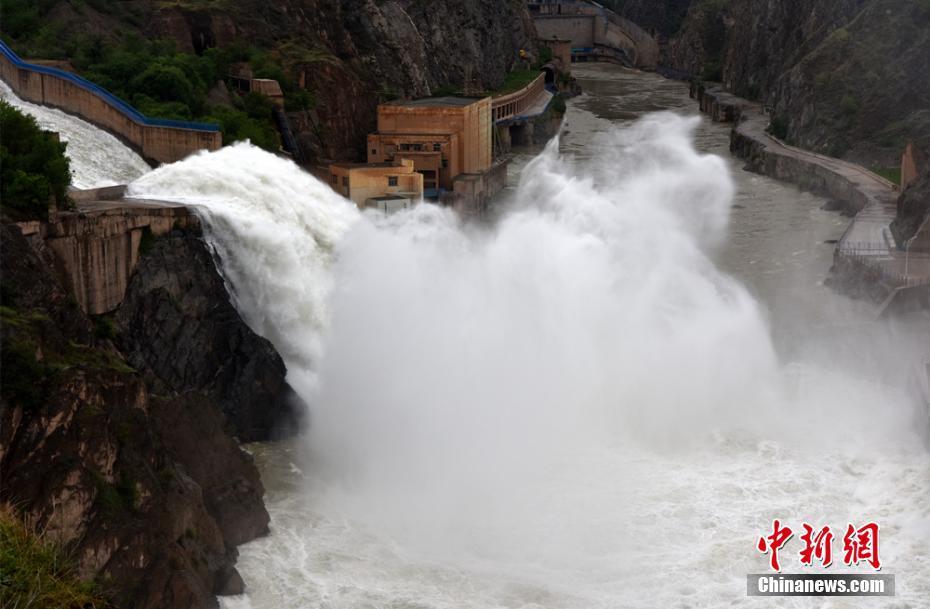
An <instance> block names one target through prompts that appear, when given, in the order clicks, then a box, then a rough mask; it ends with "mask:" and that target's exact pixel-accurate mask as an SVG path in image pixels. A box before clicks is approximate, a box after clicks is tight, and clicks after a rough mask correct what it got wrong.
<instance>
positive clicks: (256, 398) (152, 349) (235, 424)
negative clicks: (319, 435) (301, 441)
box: [116, 228, 299, 441]
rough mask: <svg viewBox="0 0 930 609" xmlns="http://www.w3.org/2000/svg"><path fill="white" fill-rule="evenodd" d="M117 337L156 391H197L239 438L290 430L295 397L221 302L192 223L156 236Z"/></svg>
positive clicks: (274, 359)
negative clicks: (222, 416) (224, 418)
mask: <svg viewBox="0 0 930 609" xmlns="http://www.w3.org/2000/svg"><path fill="white" fill-rule="evenodd" d="M116 322H117V326H118V328H119V332H118V338H117V343H118V344H119V347H120V350H121V351H122V352H123V353H124V354H125V356H126V359H127V360H128V362H129V363H130V365H132V366H134V367H135V368H137V369H139V370H141V371H144V374H145V378H146V381H148V383H149V384H150V386H151V387H152V389H153V390H154V391H155V392H156V393H160V394H161V393H178V394H183V393H186V392H191V391H198V392H203V393H204V394H206V395H208V396H209V397H210V398H211V400H213V401H215V402H216V403H217V404H219V406H220V408H221V409H222V411H223V413H224V414H225V415H226V418H227V420H228V421H229V424H230V425H231V428H232V431H233V432H234V433H235V434H236V436H238V437H239V438H240V439H241V440H243V441H255V440H267V439H269V438H271V437H274V436H278V435H281V434H288V433H290V432H293V431H294V429H295V428H296V424H297V414H298V411H299V402H298V399H297V398H296V396H295V395H294V393H293V391H292V390H291V388H290V386H289V385H288V384H287V382H286V381H285V380H284V376H285V374H286V370H285V367H284V362H283V361H282V360H281V357H280V356H279V355H278V353H277V352H276V351H275V350H274V347H272V346H271V343H269V342H268V341H267V340H265V339H264V338H262V337H260V336H258V335H257V334H255V333H254V332H253V331H252V330H251V329H249V327H248V326H247V325H246V324H245V322H244V321H242V318H241V317H240V316H239V313H238V312H237V311H236V309H235V308H234V307H233V305H232V304H231V303H230V302H229V298H228V296H227V293H226V286H225V285H224V284H223V279H222V278H221V277H220V275H219V273H218V272H217V271H216V267H215V265H214V262H213V259H212V257H211V254H210V252H209V250H208V249H207V246H206V244H205V243H204V242H203V240H202V239H201V238H200V234H199V230H198V229H193V228H192V229H187V230H184V231H181V230H176V231H173V232H172V233H170V234H169V235H166V236H164V237H161V238H159V239H157V240H156V241H155V242H154V244H153V245H152V247H151V250H150V251H149V252H148V253H147V255H146V256H144V257H143V258H142V260H141V261H140V262H139V265H138V267H137V268H136V271H135V273H134V274H133V276H132V278H131V279H130V282H129V287H128V288H127V291H126V298H125V300H124V301H123V303H122V305H121V306H120V308H119V310H118V311H117V314H116Z"/></svg>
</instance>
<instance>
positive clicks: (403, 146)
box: [400, 144, 410, 150]
mask: <svg viewBox="0 0 930 609" xmlns="http://www.w3.org/2000/svg"><path fill="white" fill-rule="evenodd" d="M400 149H401V150H410V144H401V145H400Z"/></svg>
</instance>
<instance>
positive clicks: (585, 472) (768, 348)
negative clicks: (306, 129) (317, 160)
mask: <svg viewBox="0 0 930 609" xmlns="http://www.w3.org/2000/svg"><path fill="white" fill-rule="evenodd" d="M695 126H696V119H684V118H681V117H678V116H675V115H672V114H659V115H652V116H650V117H648V118H647V119H645V120H643V121H640V122H639V123H636V124H635V125H633V126H631V127H629V128H626V129H618V130H613V131H610V132H606V133H604V134H602V136H601V139H600V140H599V141H597V142H593V143H592V145H594V146H596V147H597V149H598V150H600V151H601V155H600V157H598V159H597V160H596V161H594V162H585V163H575V162H574V161H573V159H571V158H565V157H562V156H560V155H559V153H558V145H557V143H552V144H551V145H550V146H549V147H547V149H546V151H545V152H544V153H543V154H541V155H540V157H539V158H538V159H536V160H535V161H534V162H533V163H531V164H530V165H529V166H528V167H527V168H526V169H525V171H524V174H523V175H524V177H523V180H522V183H521V185H520V187H519V189H518V191H517V193H516V194H515V197H514V200H513V201H512V202H511V203H510V206H509V207H508V209H507V211H506V213H505V214H504V215H503V217H502V218H501V219H500V221H499V222H497V223H496V224H495V225H494V226H481V225H463V224H462V223H461V222H460V221H459V220H458V219H457V218H456V217H455V216H454V215H453V214H451V213H449V212H448V211H446V210H443V209H440V208H437V207H433V206H428V205H423V206H419V207H417V208H415V209H413V210H412V211H410V212H406V213H401V214H397V215H394V216H390V217H383V216H379V215H367V214H359V213H358V212H357V211H356V210H355V209H354V208H353V207H352V205H351V204H350V203H349V202H347V201H345V200H343V199H342V198H341V197H339V196H337V195H335V194H334V193H332V191H331V190H330V189H329V188H328V187H327V186H326V185H325V184H322V183H320V182H318V181H317V180H315V179H313V178H312V177H309V176H308V175H307V174H304V173H302V172H300V171H299V170H298V169H296V168H295V167H294V166H293V165H291V164H289V163H288V162H286V161H283V160H280V159H277V158H275V157H272V156H271V155H267V154H266V153H263V152H261V151H259V150H257V149H255V148H254V147H251V146H248V145H244V144H243V145H237V146H234V147H231V148H226V149H223V150H221V151H218V152H215V153H211V154H201V155H198V156H195V157H192V158H191V159H188V160H187V161H184V162H181V163H177V164H174V165H170V166H165V167H162V168H160V169H159V170H157V171H155V172H152V173H151V174H149V175H147V176H146V177H144V178H143V179H141V180H139V181H137V182H136V183H134V184H133V185H132V188H131V192H132V193H133V194H135V195H139V196H146V197H151V198H172V199H180V200H183V201H186V202H194V203H198V204H199V205H201V206H202V208H203V210H204V211H203V218H204V220H205V222H206V224H207V227H208V230H207V236H208V239H209V241H210V243H211V244H212V245H213V246H214V248H215V249H216V250H217V252H218V254H219V259H220V261H221V264H222V268H223V272H224V274H225V276H226V278H227V280H228V281H229V283H230V287H231V289H232V291H233V293H234V296H235V299H236V301H237V305H238V306H239V308H240V310H241V311H242V312H243V315H244V316H245V318H246V320H247V321H248V322H249V323H250V324H251V325H252V327H253V328H255V329H256V330H257V331H258V332H259V333H261V334H263V335H265V336H267V337H269V338H270V339H271V340H272V341H273V342H274V343H275V345H276V346H277V347H278V349H279V350H280V351H281V353H282V355H283V356H284V357H285V360H286V361H287V363H288V366H289V374H290V375H291V378H292V380H293V381H294V383H295V386H296V388H297V389H298V391H300V392H301V393H302V395H303V396H304V397H305V398H306V399H307V401H308V403H309V404H310V409H311V410H310V427H309V430H308V433H307V435H306V437H305V438H303V439H302V440H301V443H300V445H299V447H298V448H297V449H296V450H294V451H292V452H291V453H289V454H287V455H285V454H284V453H276V454H277V455H278V456H277V457H276V458H277V459H279V460H280V459H282V458H287V459H291V460H292V461H293V463H291V464H290V465H289V467H290V468H291V471H290V472H289V473H287V474H281V475H285V476H287V477H288V480H289V484H291V485H293V486H291V487H288V486H286V485H285V487H284V489H285V490H282V491H278V492H273V493H272V495H271V496H270V498H269V509H270V511H271V512H272V531H273V534H272V536H271V537H269V538H267V539H263V540H259V541H257V542H254V543H252V544H249V545H248V546H246V547H244V548H243V549H242V554H243V556H242V560H241V568H242V571H243V573H244V575H245V579H246V581H247V584H248V585H249V591H250V592H249V596H248V597H247V598H243V599H238V600H236V599H233V600H227V601H224V602H225V603H227V604H229V605H230V606H235V605H245V606H253V607H256V608H257V607H268V608H270V607H294V608H296V607H307V606H314V607H316V606H319V607H370V606H376V607H527V608H528V607H584V608H591V607H605V608H607V607H611V608H615V607H659V606H661V607H724V606H725V607H730V606H744V605H745V606H748V605H749V603H748V601H747V599H746V598H745V597H744V596H743V594H744V593H745V579H744V577H745V574H746V573H749V572H756V571H760V570H761V569H764V565H765V562H764V558H760V557H759V555H757V553H756V552H755V549H754V540H755V538H756V537H757V536H758V535H759V534H761V532H762V530H763V528H764V527H765V526H767V524H768V523H770V522H771V519H772V518H773V517H778V518H781V519H783V520H786V521H790V522H794V523H799V522H800V521H801V520H815V521H817V522H821V523H822V524H832V525H834V526H839V525H841V524H844V523H845V521H847V520H849V521H859V520H862V519H864V518H868V519H876V520H879V521H880V522H881V524H882V525H883V527H885V528H884V531H885V532H884V534H885V537H884V538H883V540H884V542H885V548H886V549H885V552H886V555H885V562H886V564H887V565H889V566H890V567H891V568H893V569H894V570H895V572H898V573H902V574H908V575H907V577H906V578H905V579H904V580H903V581H902V579H901V578H899V584H898V585H899V589H900V591H899V597H903V598H904V599H911V600H912V599H918V598H926V597H927V596H924V595H923V593H924V592H926V593H927V594H928V595H930V589H928V586H930V583H928V582H930V570H928V569H930V567H928V565H927V564H926V561H925V560H923V558H921V557H925V556H926V555H927V554H928V552H930V547H928V546H930V524H928V523H930V514H928V512H927V507H926V506H927V503H926V498H927V497H928V496H930V460H928V458H927V455H926V453H924V452H922V449H921V448H920V446H919V441H918V438H917V436H916V435H915V434H913V433H912V432H911V431H910V430H909V429H908V425H909V422H910V419H909V416H910V413H909V411H908V405H907V403H906V400H905V399H904V398H903V397H902V396H901V395H900V394H899V393H897V392H895V391H894V390H892V389H890V388H888V387H883V386H882V385H880V384H877V383H875V382H873V381H868V380H859V379H856V378H850V377H849V376H848V375H845V374H844V373H843V372H842V370H835V369H830V368H822V367H814V366H813V365H810V364H806V363H804V362H795V363H791V364H790V365H786V364H785V363H783V362H779V360H778V358H777V357H776V354H775V352H774V349H773V347H772V344H771V337H770V333H769V330H768V327H767V324H766V322H765V318H764V314H763V312H762V311H761V310H760V307H759V306H758V304H757V303H756V302H755V301H754V300H753V299H752V298H751V297H750V295H749V294H748V293H747V291H746V290H745V289H744V288H743V287H742V286H741V285H740V284H739V283H738V282H737V281H735V280H734V279H733V278H731V277H728V276H726V275H724V274H723V273H721V272H720V271H719V270H718V269H717V268H716V267H715V266H714V264H713V263H712V262H711V258H710V256H709V254H710V253H711V252H713V250H714V248H716V247H718V246H719V245H720V243H721V242H722V240H723V239H724V238H725V236H726V226H727V220H728V214H729V209H730V205H731V200H732V196H733V186H732V183H731V180H730V177H729V175H728V169H727V166H726V164H725V163H724V162H723V160H722V159H720V158H717V157H713V156H708V155H701V154H699V153H697V152H696V151H695V150H694V148H693V145H692V141H691V138H692V131H693V130H694V128H695ZM876 404H882V405H883V408H882V410H881V416H877V413H876ZM258 450H259V451H260V452H262V451H264V449H261V448H259V449H258ZM277 465H278V466H281V465H282V464H280V463H279V464H277ZM278 468H279V467H276V466H274V465H272V466H270V467H269V469H278ZM286 469H287V468H285V470H286ZM856 600H857V603H855V604H850V603H848V602H845V601H836V602H829V603H819V604H818V603H816V602H811V601H810V600H809V599H801V600H797V599H784V600H782V601H781V602H780V604H778V606H785V607H859V606H864V603H862V602H860V601H861V599H856ZM911 600H905V601H903V602H905V603H910V602H911ZM870 606H871V605H870ZM876 606H884V605H876ZM900 606H901V607H905V606H915V605H911V604H903V605H900Z"/></svg>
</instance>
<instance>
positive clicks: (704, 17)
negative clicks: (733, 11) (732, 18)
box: [697, 0, 729, 82]
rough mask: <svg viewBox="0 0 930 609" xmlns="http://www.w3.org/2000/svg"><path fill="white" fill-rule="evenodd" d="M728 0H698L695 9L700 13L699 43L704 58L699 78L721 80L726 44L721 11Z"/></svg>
mask: <svg viewBox="0 0 930 609" xmlns="http://www.w3.org/2000/svg"><path fill="white" fill-rule="evenodd" d="M728 5H729V0H700V2H699V4H698V7H697V10H698V11H700V15H701V21H700V23H701V30H700V32H701V45H702V46H703V47H704V54H705V57H706V60H705V62H704V66H703V69H702V71H701V79H702V80H706V81H712V82H720V81H721V80H723V51H724V48H725V46H726V34H727V28H726V24H725V23H724V19H723V13H724V11H725V10H726V9H727V6H728Z"/></svg>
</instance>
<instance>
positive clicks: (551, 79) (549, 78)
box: [542, 63, 556, 85]
mask: <svg viewBox="0 0 930 609" xmlns="http://www.w3.org/2000/svg"><path fill="white" fill-rule="evenodd" d="M542 71H543V72H545V74H546V84H547V85H553V84H555V71H556V70H555V66H554V65H552V64H551V63H547V64H546V65H544V66H543V67H542Z"/></svg>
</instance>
